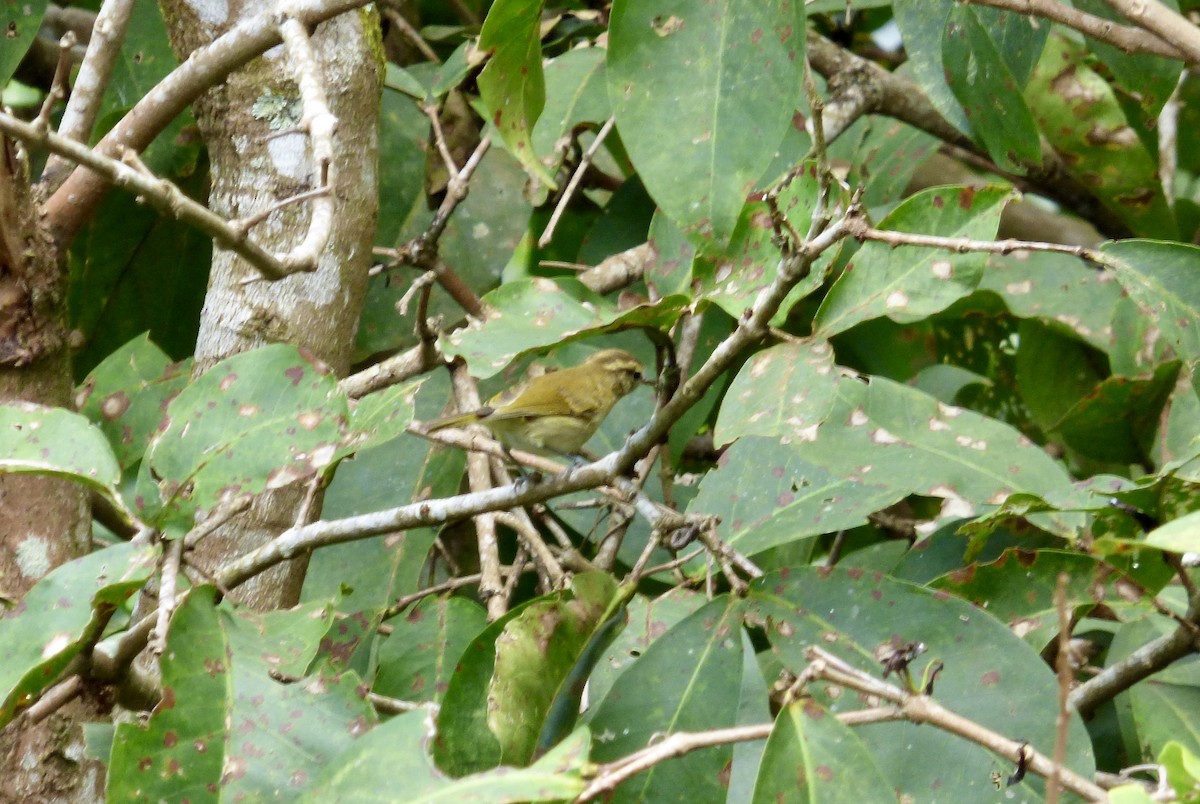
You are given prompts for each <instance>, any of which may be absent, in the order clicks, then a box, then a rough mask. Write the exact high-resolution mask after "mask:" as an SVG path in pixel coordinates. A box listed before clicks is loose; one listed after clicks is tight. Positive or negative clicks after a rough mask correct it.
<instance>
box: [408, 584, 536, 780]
mask: <svg viewBox="0 0 1200 804" xmlns="http://www.w3.org/2000/svg"><path fill="white" fill-rule="evenodd" d="M536 602H537V600H536V599H535V600H533V601H530V602H528V603H526V604H525V605H524V606H518V607H516V608H514V609H511V610H510V611H509V612H508V614H506V615H504V616H503V617H501V618H500V619H498V620H496V621H495V622H493V623H491V624H490V625H488V627H487V628H485V629H484V630H483V631H481V632H480V633H479V635H478V636H476V637H475V638H474V639H473V640H471V643H470V644H469V645H468V646H467V649H466V650H465V651H463V654H462V656H461V657H460V658H459V660H458V664H456V665H455V667H454V673H453V675H451V676H450V683H449V684H448V685H447V687H446V694H445V696H444V697H443V698H442V705H441V707H440V708H439V709H438V715H437V740H436V741H435V742H434V743H433V748H432V754H433V757H434V759H435V760H436V761H437V765H438V767H439V768H441V770H442V771H444V772H445V773H448V774H450V775H451V776H466V775H467V774H470V773H478V772H480V771H486V770H490V769H492V768H495V767H497V766H499V764H500V751H501V748H500V743H499V741H498V740H497V739H496V736H495V735H494V734H492V732H491V730H490V729H489V728H488V688H489V686H490V685H491V679H492V671H493V670H494V669H495V667H496V638H497V637H499V636H500V634H501V633H503V631H504V628H505V627H506V626H507V625H508V622H509V620H512V619H513V618H514V617H517V616H518V615H519V614H520V613H521V612H522V611H523V610H524V609H525V608H526V607H528V606H531V605H534V604H535V603H536Z"/></svg>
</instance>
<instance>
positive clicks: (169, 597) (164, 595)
mask: <svg viewBox="0 0 1200 804" xmlns="http://www.w3.org/2000/svg"><path fill="white" fill-rule="evenodd" d="M183 544H184V540H183V539H181V538H176V539H172V540H171V541H169V542H168V543H167V549H166V555H165V556H164V557H163V566H162V574H161V576H160V578H161V579H160V580H159V584H158V614H157V615H156V617H155V623H154V631H153V632H152V633H151V634H150V642H149V646H150V651H151V652H152V653H154V654H155V655H156V656H161V655H162V653H163V651H165V650H166V649H167V630H168V628H169V627H170V624H171V615H172V614H173V613H174V612H175V609H176V607H177V606H178V604H179V601H178V599H177V597H176V589H177V585H178V582H179V565H180V563H181V562H182V561H183Z"/></svg>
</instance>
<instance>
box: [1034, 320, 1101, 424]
mask: <svg viewBox="0 0 1200 804" xmlns="http://www.w3.org/2000/svg"><path fill="white" fill-rule="evenodd" d="M1017 337H1018V338H1019V339H1020V340H1019V343H1018V346H1017V360H1016V363H1017V366H1016V368H1017V375H1016V380H1017V388H1018V390H1019V391H1020V394H1021V399H1022V401H1024V403H1025V405H1026V406H1027V407H1028V408H1029V412H1030V414H1032V417H1033V420H1034V421H1035V422H1037V425H1038V426H1039V427H1041V428H1042V429H1043V430H1050V429H1051V428H1053V427H1054V426H1055V425H1056V424H1058V423H1059V422H1060V421H1062V419H1063V417H1064V416H1066V415H1067V412H1068V411H1070V410H1071V408H1072V407H1073V406H1074V405H1076V404H1077V403H1079V402H1080V401H1081V400H1083V399H1085V397H1087V395H1088V394H1090V393H1091V392H1092V391H1093V390H1095V388H1096V386H1097V385H1099V384H1100V383H1101V382H1102V381H1103V380H1102V374H1101V368H1100V367H1099V366H1097V365H1096V363H1097V361H1096V359H1095V358H1096V355H1095V353H1093V352H1091V351H1090V350H1089V349H1088V348H1087V347H1086V346H1084V345H1083V344H1081V343H1079V342H1078V341H1076V340H1074V339H1072V338H1068V337H1066V336H1065V335H1062V334H1060V333H1058V332H1056V331H1054V330H1052V329H1050V328H1049V327H1047V326H1044V325H1043V324H1042V323H1041V322H1040V321H1022V322H1021V324H1020V326H1019V328H1018V330H1017Z"/></svg>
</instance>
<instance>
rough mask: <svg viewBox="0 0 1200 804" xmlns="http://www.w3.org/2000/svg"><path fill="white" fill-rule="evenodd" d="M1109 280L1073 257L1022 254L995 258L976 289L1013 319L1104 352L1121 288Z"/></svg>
mask: <svg viewBox="0 0 1200 804" xmlns="http://www.w3.org/2000/svg"><path fill="white" fill-rule="evenodd" d="M1112 280H1113V276H1112V274H1110V273H1108V272H1106V271H1099V270H1097V269H1096V268H1094V267H1092V266H1089V265H1087V264H1085V263H1084V262H1082V261H1081V260H1078V259H1076V258H1075V257H1069V256H1067V255H1065V254H1046V253H1039V252H1026V253H1023V254H1022V255H1021V256H1020V257H1015V256H1011V255H1009V256H999V255H993V256H992V257H991V258H990V259H989V260H988V265H987V270H986V271H985V272H984V274H983V279H982V280H981V281H980V283H979V288H978V289H979V290H980V291H985V290H986V291H991V292H992V293H995V294H996V295H997V296H999V297H1000V298H1001V299H1003V300H1004V305H1005V306H1006V307H1007V308H1008V309H1009V310H1010V311H1011V312H1012V313H1013V315H1016V316H1019V317H1021V318H1036V319H1037V320H1038V321H1040V322H1041V323H1043V324H1045V325H1046V326H1047V327H1049V328H1050V329H1052V330H1054V331H1055V332H1057V333H1059V334H1062V335H1066V336H1069V337H1072V338H1075V339H1077V340H1081V341H1083V342H1084V343H1087V344H1089V345H1090V346H1093V347H1095V348H1096V349H1100V350H1102V351H1108V350H1109V349H1110V347H1111V346H1112V343H1113V340H1114V338H1115V335H1114V333H1113V329H1112V320H1113V315H1114V314H1115V311H1116V306H1117V301H1118V300H1119V299H1120V298H1121V295H1122V294H1121V287H1120V284H1119V283H1117V282H1114V281H1112ZM1022 345H1024V338H1022ZM1114 370H1115V369H1114ZM1047 373H1053V372H1047Z"/></svg>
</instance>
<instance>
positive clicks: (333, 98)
mask: <svg viewBox="0 0 1200 804" xmlns="http://www.w3.org/2000/svg"><path fill="white" fill-rule="evenodd" d="M162 5H163V7H164V12H165V14H164V16H165V18H166V19H167V20H168V21H169V25H170V28H171V31H170V33H171V37H172V45H173V46H174V47H175V49H176V51H177V52H178V53H179V54H180V57H181V58H182V57H186V55H187V54H188V53H190V52H191V51H192V50H194V49H195V48H196V47H198V46H200V45H202V44H204V43H206V42H208V41H210V40H211V39H212V38H214V37H215V36H217V35H219V34H220V33H221V32H222V31H223V30H225V29H226V28H228V27H229V26H231V25H233V24H234V23H235V22H236V21H237V20H236V14H253V13H261V6H260V5H259V4H255V3H250V4H244V6H242V8H243V9H244V10H239V11H234V10H233V8H231V12H230V17H229V18H228V19H226V20H223V21H222V22H221V24H220V25H215V26H214V25H211V24H209V23H207V22H205V21H203V20H201V19H199V18H197V17H196V15H195V12H194V11H193V5H194V4H188V3H184V2H180V0H164V2H163V4H162ZM231 6H235V4H231ZM312 44H313V49H314V50H315V52H316V56H317V61H318V64H319V68H320V69H319V72H320V75H321V77H322V79H323V81H324V88H325V94H326V97H327V99H328V102H329V106H330V109H331V110H332V112H333V114H334V115H335V116H336V117H337V119H338V126H337V131H336V134H335V137H334V164H333V171H332V191H333V194H334V205H335V225H334V229H333V234H332V236H331V237H330V241H329V243H328V246H327V247H326V248H325V250H324V252H323V253H322V255H321V258H320V261H319V268H318V270H316V271H315V272H313V273H308V274H299V275H296V276H292V277H289V278H287V279H283V280H280V281H278V282H269V281H266V280H264V279H262V278H261V276H260V275H259V274H258V273H257V272H256V271H255V270H254V269H253V268H251V267H249V266H248V265H247V264H246V263H245V262H244V261H243V260H241V259H240V258H238V257H236V256H234V255H233V254H232V253H230V252H226V251H221V250H217V251H216V252H215V253H214V254H213V268H212V274H211V277H210V279H209V286H208V293H207V296H206V299H205V304H204V311H203V313H202V315H201V322H200V333H199V337H198V342H197V344H196V370H197V371H198V372H202V371H204V370H206V369H208V368H209V367H211V366H212V365H213V364H214V363H216V362H217V361H219V360H221V359H222V358H225V357H228V356H230V355H232V354H235V353H237V352H241V351H245V350H248V349H253V348H255V347H257V346H262V345H265V344H268V343H280V342H282V343H293V344H296V345H297V346H300V347H302V348H304V349H307V350H308V351H309V352H311V353H312V354H313V355H315V356H316V357H317V358H319V359H320V360H322V361H324V362H325V363H327V364H329V365H330V366H331V367H332V368H333V370H334V371H335V372H337V373H339V374H343V373H345V371H346V369H347V367H348V365H349V360H350V355H351V350H352V348H353V344H354V335H355V331H356V328H357V324H358V316H359V312H360V310H361V308H362V303H363V298H364V296H365V294H366V284H367V269H368V268H369V266H370V262H371V246H372V243H373V240H374V235H375V224H376V217H377V206H378V189H377V186H378V181H377V161H378V122H379V120H378V118H379V96H380V89H381V87H380V70H381V65H380V63H379V53H378V50H379V47H380V45H379V32H378V19H377V17H376V16H375V15H374V14H373V13H368V12H365V11H363V12H358V13H350V14H344V15H342V16H340V17H337V18H335V19H333V20H331V21H329V22H327V23H324V24H322V25H320V26H318V27H317V28H316V30H315V32H314V33H313V38H312ZM294 78H295V73H294V71H293V70H292V69H291V67H290V66H289V57H288V55H287V53H286V51H285V50H284V48H282V47H278V48H275V49H273V50H271V51H269V52H268V53H267V54H265V55H264V56H262V57H260V58H258V59H255V60H254V61H253V62H251V63H250V64H248V65H247V66H246V67H245V68H244V69H242V70H240V71H238V72H237V73H235V74H233V75H231V76H230V77H229V79H228V80H227V81H226V82H225V83H224V84H223V85H222V86H220V87H216V88H214V89H212V90H210V91H209V92H208V93H207V94H206V95H205V96H204V97H203V98H202V99H201V100H200V101H198V102H197V103H196V104H195V114H196V119H197V122H198V123H199V126H200V129H201V131H202V132H203V134H204V138H205V141H206V143H207V145H208V149H209V156H210V159H211V164H212V193H211V196H210V200H209V202H210V206H211V208H212V209H213V210H214V211H215V212H217V213H218V214H220V215H223V216H226V217H228V218H245V217H247V216H250V215H253V214H255V213H257V212H260V211H262V210H264V209H268V208H270V207H271V206H272V205H274V204H276V203H277V202H278V201H280V200H283V199H286V198H289V197H291V196H294V195H296V194H298V193H301V192H304V191H306V190H309V189H312V188H313V181H312V174H313V170H312V162H311V148H310V143H309V139H308V137H307V135H306V134H304V133H289V132H291V130H292V129H294V128H295V126H296V125H297V123H298V121H299V114H300V101H299V97H300V95H299V89H298V87H297V85H296V82H295V80H294ZM309 219H310V205H309V203H307V202H300V203H295V204H291V205H288V206H286V207H284V208H282V209H280V210H277V211H274V212H272V213H271V214H270V215H269V216H268V217H267V218H266V220H265V221H264V222H262V223H260V224H259V225H258V226H256V227H254V228H253V229H252V230H251V237H253V238H254V239H255V240H256V241H257V242H259V243H261V244H262V245H263V246H264V247H266V248H268V249H270V250H273V251H275V252H277V253H284V252H287V251H289V250H291V249H292V248H294V247H295V246H296V245H297V244H298V243H300V242H302V241H303V240H304V237H305V234H306V232H307V231H308V223H309ZM303 495H304V489H303V488H298V487H292V488H286V489H282V490H280V491H279V492H271V493H268V494H266V495H263V497H262V498H261V499H260V500H258V501H257V502H256V503H255V505H254V506H253V508H252V509H251V510H250V512H248V513H247V514H245V515H243V516H240V517H237V518H235V520H234V521H233V522H231V523H230V524H229V525H228V526H227V527H225V528H223V529H221V530H220V531H218V532H217V533H215V534H213V535H211V536H209V537H207V538H206V539H205V540H204V541H203V542H201V544H200V546H199V548H198V550H197V556H196V558H197V560H198V563H199V564H200V565H201V566H205V567H209V568H212V567H215V566H217V565H218V564H219V562H220V561H221V559H223V558H225V557H228V556H230V555H234V554H241V553H244V552H246V551H248V550H251V549H253V548H255V547H257V546H259V545H260V544H263V543H264V542H266V541H269V540H270V539H271V538H273V537H274V536H276V535H278V534H279V533H280V532H281V531H283V530H284V529H286V528H288V527H290V526H291V525H292V524H294V519H295V516H296V513H295V512H296V510H297V507H298V504H299V503H300V501H301V500H302V498H303ZM305 564H306V560H296V561H293V562H290V564H288V565H282V566H280V567H276V568H275V569H274V570H273V571H272V572H270V573H267V574H264V575H263V576H260V577H259V578H256V579H254V580H253V581H251V582H249V583H248V584H246V585H245V586H244V587H242V588H241V589H239V590H238V591H237V596H238V597H239V598H240V599H241V600H242V601H243V602H247V603H249V604H250V605H252V606H254V607H255V608H259V609H270V608H276V607H278V606H281V605H290V604H291V603H293V602H295V601H296V600H297V599H298V597H299V593H300V585H301V583H302V581H303V572H304V565H305Z"/></svg>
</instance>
